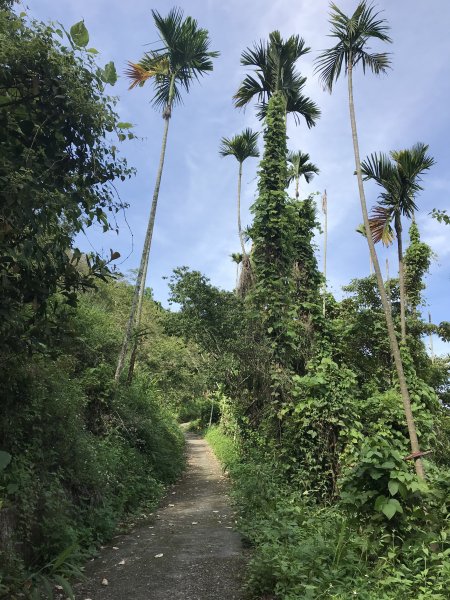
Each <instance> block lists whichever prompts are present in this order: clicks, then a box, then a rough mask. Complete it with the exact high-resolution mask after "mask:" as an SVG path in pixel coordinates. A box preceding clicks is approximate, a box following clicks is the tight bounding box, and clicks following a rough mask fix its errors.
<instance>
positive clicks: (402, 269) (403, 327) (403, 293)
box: [395, 215, 406, 344]
mask: <svg viewBox="0 0 450 600" xmlns="http://www.w3.org/2000/svg"><path fill="white" fill-rule="evenodd" d="M395 233H396V235H397V253H398V283H399V288H400V328H401V332H402V342H403V343H404V344H406V316H405V313H406V290H405V267H404V264H403V240H402V223H401V220H400V215H396V217H395Z"/></svg>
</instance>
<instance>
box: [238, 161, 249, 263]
mask: <svg viewBox="0 0 450 600" xmlns="http://www.w3.org/2000/svg"><path fill="white" fill-rule="evenodd" d="M241 183H242V163H241V162H240V163H239V175H238V193H237V218H238V233H239V241H240V242H241V248H242V261H244V260H247V258H248V257H247V253H246V252H245V244H244V235H243V233H242V225H241Z"/></svg>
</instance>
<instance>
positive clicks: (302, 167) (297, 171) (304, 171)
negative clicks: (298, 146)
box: [287, 150, 320, 185]
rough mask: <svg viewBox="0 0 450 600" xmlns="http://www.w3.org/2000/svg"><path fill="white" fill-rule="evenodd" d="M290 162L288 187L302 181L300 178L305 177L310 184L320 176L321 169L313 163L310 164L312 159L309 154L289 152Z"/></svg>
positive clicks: (288, 158)
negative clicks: (299, 180)
mask: <svg viewBox="0 0 450 600" xmlns="http://www.w3.org/2000/svg"><path fill="white" fill-rule="evenodd" d="M287 162H288V181H287V183H288V185H289V184H290V183H292V182H293V181H295V180H296V179H300V177H304V178H305V181H306V183H309V182H310V181H311V180H312V179H313V177H314V175H318V174H319V172H320V171H319V168H318V167H317V166H316V165H315V164H314V163H312V162H310V157H309V154H308V153H307V152H302V151H301V150H299V151H298V152H292V151H290V152H288V155H287Z"/></svg>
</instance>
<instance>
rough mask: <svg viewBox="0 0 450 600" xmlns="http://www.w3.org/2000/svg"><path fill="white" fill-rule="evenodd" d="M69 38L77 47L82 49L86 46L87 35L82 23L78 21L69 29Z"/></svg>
mask: <svg viewBox="0 0 450 600" xmlns="http://www.w3.org/2000/svg"><path fill="white" fill-rule="evenodd" d="M70 36H71V38H72V40H73V42H74V44H76V45H77V46H80V47H84V46H87V45H88V42H89V33H88V30H87V29H86V26H85V24H84V21H78V23H75V25H72V27H71V28H70Z"/></svg>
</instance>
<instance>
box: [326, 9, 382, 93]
mask: <svg viewBox="0 0 450 600" xmlns="http://www.w3.org/2000/svg"><path fill="white" fill-rule="evenodd" d="M330 7H331V13H330V19H329V22H330V24H331V33H330V37H334V38H337V40H338V42H337V44H335V45H334V46H333V47H331V48H329V49H327V50H323V51H322V52H321V53H320V55H319V56H318V57H317V59H316V61H315V63H316V67H315V72H316V73H317V74H318V75H319V80H320V81H321V83H322V85H323V86H324V88H325V89H328V90H329V91H330V92H331V91H332V89H333V84H334V82H335V81H337V80H338V79H339V76H340V75H341V72H342V68H343V67H345V72H347V70H348V68H349V66H352V67H353V66H356V65H357V64H358V63H361V66H362V68H363V70H364V71H365V70H366V69H367V68H368V69H370V70H371V71H373V72H374V73H375V74H379V73H383V72H385V71H386V69H388V68H389V62H390V60H389V55H388V54H387V53H370V52H369V48H368V41H369V40H370V39H377V40H380V41H382V42H391V41H392V40H391V38H390V37H389V36H388V34H387V32H388V31H389V26H388V25H387V22H386V20H385V19H381V18H379V15H380V13H379V12H376V11H375V8H374V6H373V5H371V4H368V3H367V2H366V1H365V0H363V1H362V2H360V3H359V4H358V6H357V7H356V10H355V11H354V13H353V15H352V16H351V17H348V16H347V15H345V14H344V13H343V12H342V11H341V10H340V9H339V8H338V7H337V6H336V4H334V3H331V5H330ZM350 61H351V65H350Z"/></svg>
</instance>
